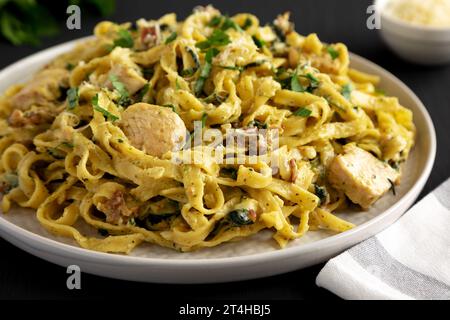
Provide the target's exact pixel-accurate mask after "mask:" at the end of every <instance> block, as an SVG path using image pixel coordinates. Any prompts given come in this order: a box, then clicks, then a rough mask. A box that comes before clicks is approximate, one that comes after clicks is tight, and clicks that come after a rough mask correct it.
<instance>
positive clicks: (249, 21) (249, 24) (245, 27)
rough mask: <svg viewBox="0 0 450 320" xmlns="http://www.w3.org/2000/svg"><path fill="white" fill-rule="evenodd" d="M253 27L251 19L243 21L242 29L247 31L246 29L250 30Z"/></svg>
mask: <svg viewBox="0 0 450 320" xmlns="http://www.w3.org/2000/svg"><path fill="white" fill-rule="evenodd" d="M252 25H253V22H252V19H250V18H248V17H247V18H246V19H245V21H244V25H243V26H242V29H244V30H247V29H248V28H250V27H251V26H252Z"/></svg>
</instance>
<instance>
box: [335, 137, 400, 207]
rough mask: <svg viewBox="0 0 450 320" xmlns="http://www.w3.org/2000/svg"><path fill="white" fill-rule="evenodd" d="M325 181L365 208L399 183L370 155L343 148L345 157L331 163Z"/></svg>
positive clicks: (339, 157)
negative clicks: (394, 184) (393, 184)
mask: <svg viewBox="0 0 450 320" xmlns="http://www.w3.org/2000/svg"><path fill="white" fill-rule="evenodd" d="M328 178H329V181H330V183H331V185H332V186H333V187H334V188H336V189H340V190H342V191H344V192H345V194H346V195H347V197H348V198H349V199H350V200H351V201H352V202H354V203H356V204H359V205H360V206H361V207H362V208H365V209H367V208H369V207H370V206H371V205H372V204H373V203H374V202H375V201H377V200H378V199H379V198H380V197H381V196H382V195H383V194H384V193H386V192H387V191H388V190H389V189H390V188H391V187H392V183H397V182H398V180H399V178H400V174H399V173H398V172H397V171H395V170H394V169H392V168H391V167H390V166H389V165H388V164H385V163H383V162H381V161H380V160H378V159H377V158H375V157H374V156H373V155H372V154H370V153H369V152H367V151H365V150H363V149H361V148H358V147H356V146H355V145H346V146H345V147H344V154H341V155H338V156H336V157H335V158H334V159H333V161H332V162H331V164H330V167H329V173H328Z"/></svg>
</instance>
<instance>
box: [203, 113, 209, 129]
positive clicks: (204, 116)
mask: <svg viewBox="0 0 450 320" xmlns="http://www.w3.org/2000/svg"><path fill="white" fill-rule="evenodd" d="M206 119H208V114H207V113H206V112H205V113H204V114H203V115H202V128H204V127H206Z"/></svg>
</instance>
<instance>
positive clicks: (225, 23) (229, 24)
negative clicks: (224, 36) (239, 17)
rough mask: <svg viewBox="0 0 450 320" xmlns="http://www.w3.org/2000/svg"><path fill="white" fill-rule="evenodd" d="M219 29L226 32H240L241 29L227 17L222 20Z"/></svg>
mask: <svg viewBox="0 0 450 320" xmlns="http://www.w3.org/2000/svg"><path fill="white" fill-rule="evenodd" d="M221 29H222V30H223V31H226V30H228V29H234V30H236V31H242V28H241V27H240V26H239V25H238V24H237V23H236V22H234V21H233V20H232V19H230V18H229V17H225V18H224V21H223V23H222V27H221Z"/></svg>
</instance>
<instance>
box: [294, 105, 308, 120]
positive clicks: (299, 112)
mask: <svg viewBox="0 0 450 320" xmlns="http://www.w3.org/2000/svg"><path fill="white" fill-rule="evenodd" d="M311 113H312V111H311V110H309V109H308V108H305V107H302V108H300V109H297V110H295V112H293V113H292V114H293V115H294V116H298V117H303V118H308V117H309V116H310V115H311Z"/></svg>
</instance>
